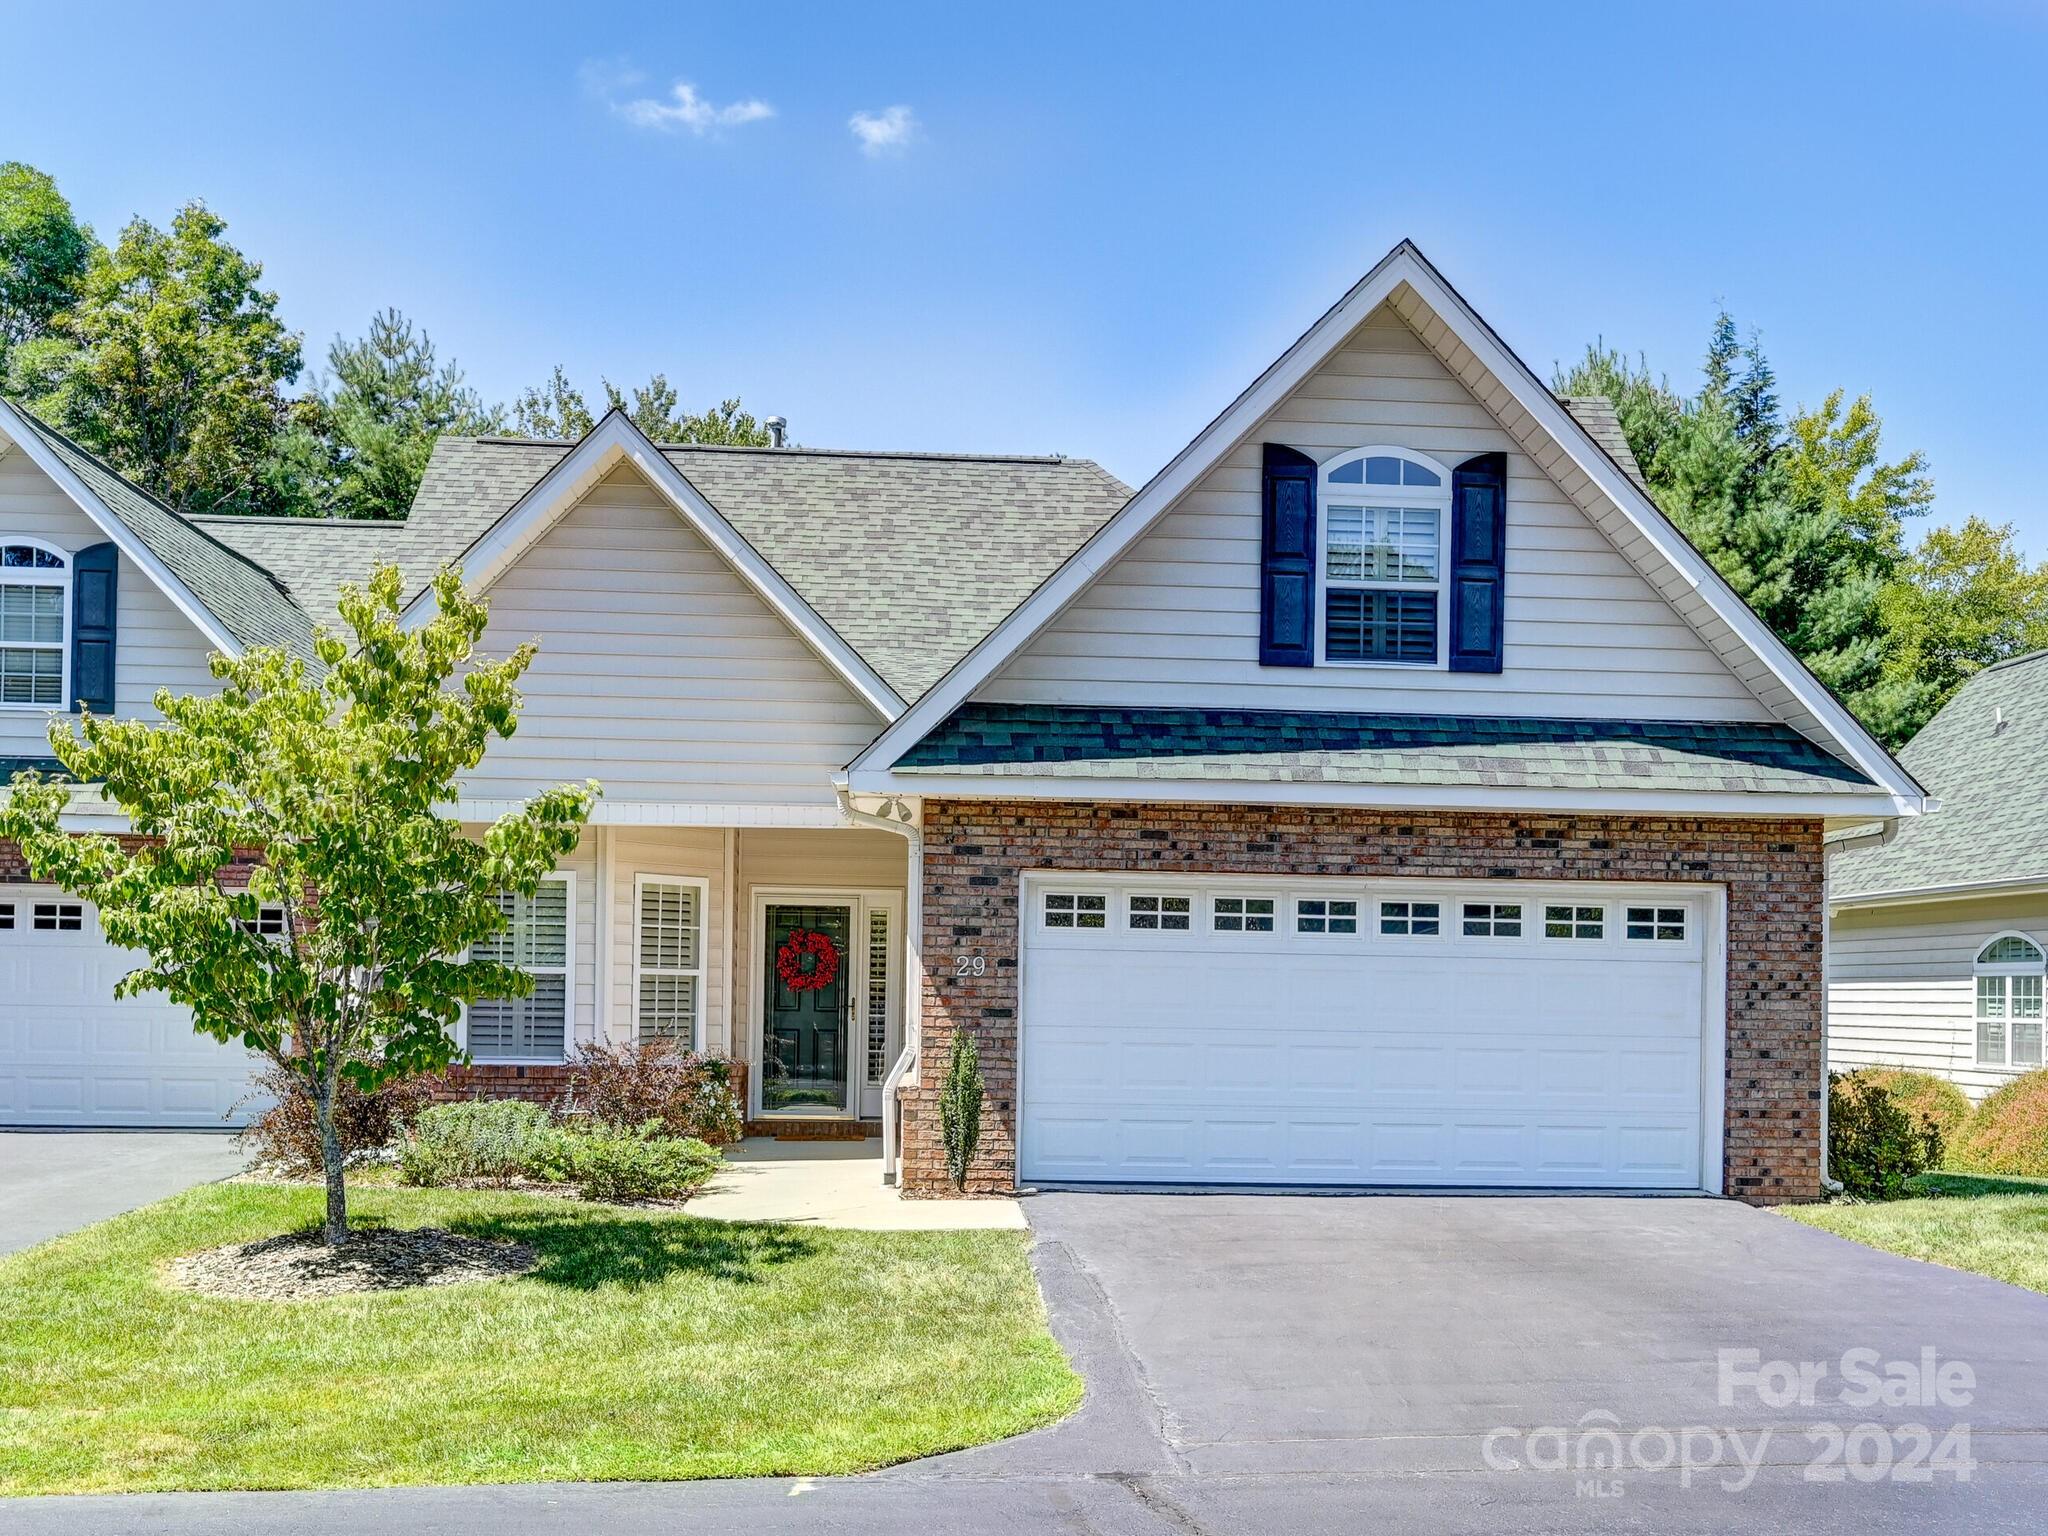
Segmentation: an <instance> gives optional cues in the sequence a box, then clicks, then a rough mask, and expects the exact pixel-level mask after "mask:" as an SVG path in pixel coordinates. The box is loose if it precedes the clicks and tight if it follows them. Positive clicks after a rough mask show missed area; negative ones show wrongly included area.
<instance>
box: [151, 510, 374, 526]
mask: <svg viewBox="0 0 2048 1536" xmlns="http://www.w3.org/2000/svg"><path fill="white" fill-rule="evenodd" d="M183 516H184V519H185V521H186V522H188V523H191V524H192V525H193V526H194V527H202V526H204V525H209V524H219V525H220V526H222V527H238V528H243V527H248V526H249V525H251V524H254V525H256V526H257V527H260V528H403V527H404V526H405V519H404V518H402V517H288V516H282V515H280V516H272V515H270V514H268V513H262V512H187V513H184V514H183Z"/></svg>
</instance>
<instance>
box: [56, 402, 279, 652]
mask: <svg viewBox="0 0 2048 1536" xmlns="http://www.w3.org/2000/svg"><path fill="white" fill-rule="evenodd" d="M18 414H19V415H20V417H21V420H22V421H23V422H24V423H26V424H27V426H28V429H29V430H30V431H32V432H34V433H35V434H36V436H37V437H38V438H40V439H41V440H42V442H43V444H44V445H45V446H46V447H47V448H48V449H49V450H50V451H51V452H52V453H54V454H56V455H57V457H58V458H60V459H62V460H63V461H64V464H65V466H66V467H67V468H69V469H70V470H71V472H72V473H73V474H75V475H77V476H78V478H79V479H80V480H82V481H84V482H85V484H86V486H87V487H88V488H89V489H90V490H91V491H92V493H93V494H94V495H95V496H97V497H98V498H99V499H100V501H101V503H102V504H103V505H104V506H105V507H106V508H107V510H108V511H109V512H111V513H112V514H113V515H114V516H115V517H117V518H119V519H120V520H121V522H122V524H123V525H124V526H125V527H127V529H128V530H129V531H130V532H131V533H133V534H134V535H135V536H136V538H138V539H140V540H141V541H142V542H143V543H144V544H145V545H147V546H148V547H149V549H150V551H151V553H153V554H154V555H155V556H156V557H157V558H158V559H159V560H161V561H163V563H164V564H165V565H166V566H167V567H169V568H170V570H171V572H172V574H174V575H175V576H176V577H177V578H178V579H179V580H180V581H182V582H183V583H184V584H185V585H186V586H187V587H188V588H190V589H191V592H192V595H193V596H194V597H196V598H198V599H199V601H200V602H201V603H202V604H204V605H205V607H206V609H207V611H208V612H210V613H211V614H213V616H214V617H215V618H217V619H219V620H220V622H221V624H222V626H223V627H224V628H225V629H226V630H227V632H228V633H229V634H231V635H233V636H234V637H235V639H236V640H237V641H239V642H240V643H241V644H242V645H245V646H253V645H275V646H281V647H282V648H283V649H285V650H287V651H290V652H292V653H293V654H294V655H298V656H303V657H305V658H306V659H308V660H311V659H312V657H313V626H312V622H311V621H310V619H309V618H308V617H307V614H306V611H305V610H304V609H303V608H301V607H300V606H299V604H298V603H297V602H295V601H294V600H293V599H292V596H291V594H290V593H289V592H287V591H286V590H285V587H284V585H283V583H282V582H281V581H279V580H278V579H276V578H274V577H273V576H272V575H271V574H270V573H269V572H267V571H266V570H264V569H263V567H262V566H260V565H258V564H256V563H255V562H253V561H252V560H250V559H249V558H248V557H247V556H245V555H243V554H241V553H238V552H237V551H236V550H234V549H232V548H230V547H229V546H228V545H227V544H225V543H223V542H222V541H221V540H219V539H218V538H216V537H214V536H213V535H212V533H210V532H209V531H208V529H206V528H204V527H201V526H200V524H201V521H202V520H201V519H198V518H189V517H183V516H181V515H179V514H178V513H176V512H173V511H172V510H171V509H170V508H169V507H167V506H165V505H164V504H163V503H162V502H160V501H158V500H157V499H156V498H155V497H154V496H151V495H150V494H149V493H148V492H147V491H145V490H143V489H142V488H141V487H140V486H137V485H134V484H131V483H130V482H129V481H127V480H125V479H123V478H122V477H121V476H120V475H119V474H117V473H116V472H115V471H114V470H112V469H110V468H108V467H107V466H106V465H105V464H103V463H101V462H100V461H99V459H97V458H95V457H94V456H93V455H92V454H91V453H88V452H87V451H86V450H85V449H83V448H81V447H79V446H78V444H76V443H74V442H72V441H71V439H70V438H68V437H66V436H65V435H64V434H63V433H61V432H59V431H58V430H57V429H56V428H54V427H52V426H49V425H48V424H47V423H45V422H42V421H39V420H38V419H37V418H36V417H35V416H34V415H33V414H31V413H30V412H28V411H26V410H23V411H20V412H19V413H18ZM204 521H205V522H207V523H214V522H219V521H225V519H214V518H208V519H204Z"/></svg>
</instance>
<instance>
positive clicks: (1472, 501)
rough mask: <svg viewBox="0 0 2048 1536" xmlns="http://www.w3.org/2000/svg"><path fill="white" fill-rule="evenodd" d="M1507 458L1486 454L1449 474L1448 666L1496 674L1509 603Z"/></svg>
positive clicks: (1469, 460)
mask: <svg viewBox="0 0 2048 1536" xmlns="http://www.w3.org/2000/svg"><path fill="white" fill-rule="evenodd" d="M1507 524H1508V456H1507V455H1506V454H1504V453H1482V454H1480V455H1479V456H1478V457H1477V458H1475V459H1467V460H1466V461H1465V462H1464V463H1462V464H1460V465H1459V466H1458V467H1457V469H1456V470H1454V471H1453V472H1452V474H1451V582H1450V595H1451V612H1450V622H1449V624H1448V626H1447V629H1448V632H1449V637H1450V638H1449V646H1450V663H1451V670H1452V671H1453V672H1498V671H1499V670H1500V668H1501V652H1502V650H1503V645H1502V638H1503V635H1502V631H1503V626H1504V622H1505V608H1506V597H1507Z"/></svg>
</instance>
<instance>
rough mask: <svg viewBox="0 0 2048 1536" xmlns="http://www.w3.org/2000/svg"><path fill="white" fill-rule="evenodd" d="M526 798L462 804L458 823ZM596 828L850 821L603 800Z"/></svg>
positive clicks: (817, 811)
mask: <svg viewBox="0 0 2048 1536" xmlns="http://www.w3.org/2000/svg"><path fill="white" fill-rule="evenodd" d="M525 806H526V802H525V801H524V800H483V799H477V800H470V799H464V800H458V801H456V802H455V804H454V805H453V806H452V807H451V808H450V810H449V813H448V814H449V815H450V816H451V817H452V819H454V820H456V821H496V820H497V819H498V818H499V817H500V816H509V815H511V814H512V813H513V812H515V811H519V810H522V809H524V808H525ZM589 824H590V825H591V826H594V827H846V826H851V825H852V823H851V822H849V821H848V820H847V819H846V816H845V815H844V814H843V813H842V812H841V811H840V809H839V806H838V804H837V802H833V803H830V804H817V803H815V802H813V803H809V804H761V805H755V804H748V803H744V802H742V803H727V802H710V801H685V800H599V801H598V802H597V804H596V805H595V806H593V807H592V808H591V812H590V822H589Z"/></svg>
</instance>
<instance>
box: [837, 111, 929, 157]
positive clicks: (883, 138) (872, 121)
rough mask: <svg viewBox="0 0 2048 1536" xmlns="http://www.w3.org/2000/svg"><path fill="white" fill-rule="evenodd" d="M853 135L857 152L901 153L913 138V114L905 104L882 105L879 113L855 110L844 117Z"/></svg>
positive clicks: (915, 120) (915, 125)
mask: <svg viewBox="0 0 2048 1536" xmlns="http://www.w3.org/2000/svg"><path fill="white" fill-rule="evenodd" d="M846 126H847V127H849V128H851V129H852V130H853V136H854V137H855V138H856V139H859V140H860V152H861V153H862V154H864V155H869V156H881V155H894V154H901V153H902V152H903V150H904V149H905V147H907V146H908V145H909V143H910V141H911V140H912V139H914V138H916V137H917V134H918V126H919V125H918V121H917V114H916V113H915V112H913V111H911V110H910V108H908V107H905V106H900V105H899V106H894V107H884V108H883V109H882V110H881V111H879V112H856V113H854V114H853V116H852V117H850V118H848V119H847V120H846Z"/></svg>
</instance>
